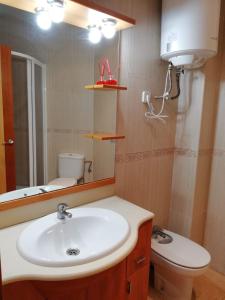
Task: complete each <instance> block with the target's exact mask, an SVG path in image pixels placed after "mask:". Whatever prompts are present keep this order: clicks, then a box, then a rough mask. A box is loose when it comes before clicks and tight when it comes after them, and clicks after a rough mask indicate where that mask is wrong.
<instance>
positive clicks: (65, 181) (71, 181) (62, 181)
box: [48, 178, 77, 187]
mask: <svg viewBox="0 0 225 300" xmlns="http://www.w3.org/2000/svg"><path fill="white" fill-rule="evenodd" d="M48 185H61V186H63V187H70V186H73V185H77V180H76V179H75V178H55V179H53V180H52V181H50V182H49V183H48Z"/></svg>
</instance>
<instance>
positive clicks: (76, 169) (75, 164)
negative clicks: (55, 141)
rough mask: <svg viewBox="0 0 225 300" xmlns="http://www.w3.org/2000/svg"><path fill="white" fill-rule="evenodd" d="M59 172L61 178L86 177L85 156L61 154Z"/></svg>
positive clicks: (59, 156)
mask: <svg viewBox="0 0 225 300" xmlns="http://www.w3.org/2000/svg"><path fill="white" fill-rule="evenodd" d="M58 170H59V177H61V178H75V179H77V180H78V179H80V178H82V177H83V175H84V155H83V154H77V153H60V154H59V155H58Z"/></svg>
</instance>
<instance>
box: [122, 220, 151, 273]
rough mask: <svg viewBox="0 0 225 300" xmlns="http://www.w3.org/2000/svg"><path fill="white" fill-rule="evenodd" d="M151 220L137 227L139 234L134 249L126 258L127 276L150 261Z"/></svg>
mask: <svg viewBox="0 0 225 300" xmlns="http://www.w3.org/2000/svg"><path fill="white" fill-rule="evenodd" d="M151 230H152V221H147V222H145V223H144V224H142V225H141V227H140V228H139V236H138V241H137V244H136V246H135V248H134V250H133V251H132V252H131V254H130V255H129V256H128V258H127V276H130V275H131V274H133V273H134V272H136V271H137V270H139V269H140V268H142V267H143V266H145V265H147V264H149V262H150V252H151Z"/></svg>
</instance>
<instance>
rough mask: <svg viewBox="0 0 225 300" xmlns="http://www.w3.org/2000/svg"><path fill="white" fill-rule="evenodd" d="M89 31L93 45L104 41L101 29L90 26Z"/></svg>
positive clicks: (89, 37)
mask: <svg viewBox="0 0 225 300" xmlns="http://www.w3.org/2000/svg"><path fill="white" fill-rule="evenodd" d="M88 29H89V34H88V39H89V41H90V42H91V43H93V44H98V43H99V42H100V41H101V39H102V33H101V31H100V29H99V28H98V27H97V26H96V25H93V26H88Z"/></svg>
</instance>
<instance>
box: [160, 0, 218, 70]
mask: <svg viewBox="0 0 225 300" xmlns="http://www.w3.org/2000/svg"><path fill="white" fill-rule="evenodd" d="M219 20H220V0H163V1H162V25H161V58H162V59H164V60H167V61H171V62H172V63H173V64H174V65H175V66H183V67H186V68H198V67H200V66H202V65H203V64H204V63H205V61H206V60H207V59H208V58H210V57H212V56H214V55H216V54H217V49H218V35H219Z"/></svg>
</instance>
